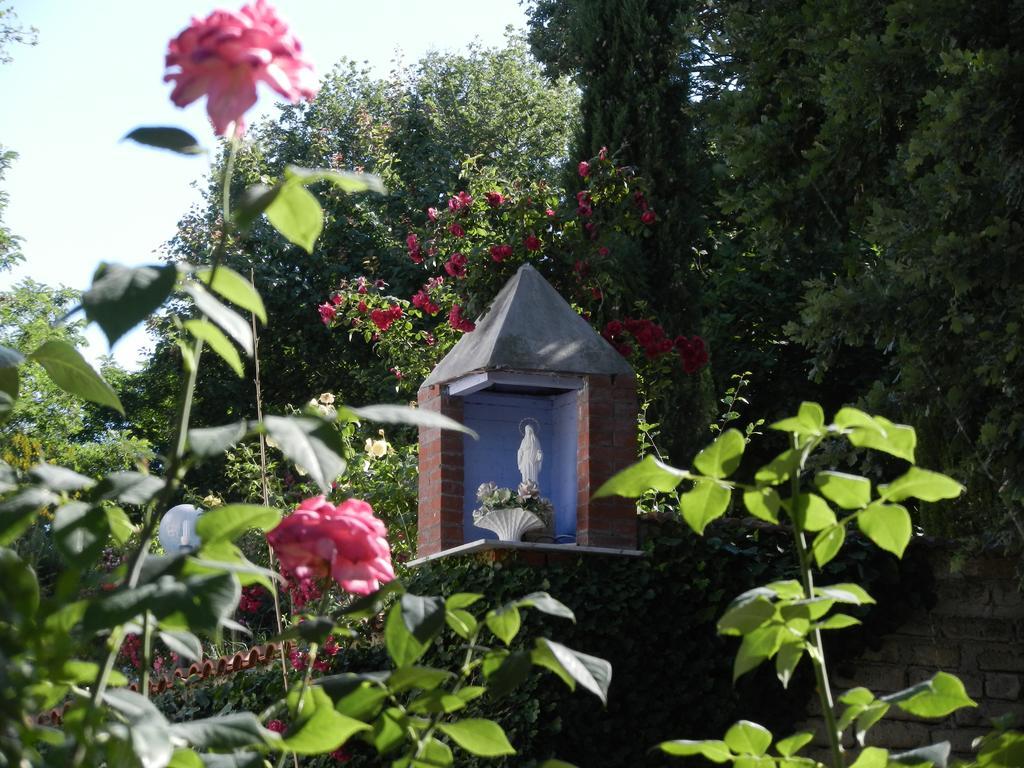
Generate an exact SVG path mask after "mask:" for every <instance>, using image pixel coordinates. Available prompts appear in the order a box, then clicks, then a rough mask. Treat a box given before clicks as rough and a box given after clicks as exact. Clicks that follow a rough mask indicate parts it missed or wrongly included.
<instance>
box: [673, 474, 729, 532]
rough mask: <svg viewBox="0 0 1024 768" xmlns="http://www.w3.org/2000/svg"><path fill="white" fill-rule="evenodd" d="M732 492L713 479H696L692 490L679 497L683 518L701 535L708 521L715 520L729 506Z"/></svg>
mask: <svg viewBox="0 0 1024 768" xmlns="http://www.w3.org/2000/svg"><path fill="white" fill-rule="evenodd" d="M731 496H732V492H731V491H730V490H729V489H728V488H723V487H722V486H721V485H719V484H718V483H717V482H715V481H714V480H698V481H697V482H695V483H694V484H693V490H691V491H687V492H686V493H684V494H682V495H681V496H680V497H679V507H680V509H682V512H683V519H684V520H685V521H686V523H687V525H689V526H690V527H691V528H692V529H693V530H694V532H695V533H697V534H698V535H703V533H704V529H705V528H706V527H707V525H708V523H710V522H712V521H713V520H717V519H718V518H719V517H721V516H722V515H724V514H725V510H727V509H728V508H729V499H730V498H731Z"/></svg>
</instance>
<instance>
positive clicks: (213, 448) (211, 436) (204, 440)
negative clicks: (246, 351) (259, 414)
mask: <svg viewBox="0 0 1024 768" xmlns="http://www.w3.org/2000/svg"><path fill="white" fill-rule="evenodd" d="M232 351H233V350H232ZM247 430H248V425H247V424H246V423H245V422H244V421H236V422H235V423H233V424H225V425H224V426H221V427H202V428H198V429H190V430H189V431H188V448H189V450H190V451H191V452H192V455H194V456H198V457H200V458H204V459H205V458H211V457H214V456H220V455H221V454H222V453H224V452H225V451H226V450H227V449H228V448H230V447H232V446H233V445H235V444H236V443H238V441H239V440H241V439H242V438H243V437H245V433H246V431H247Z"/></svg>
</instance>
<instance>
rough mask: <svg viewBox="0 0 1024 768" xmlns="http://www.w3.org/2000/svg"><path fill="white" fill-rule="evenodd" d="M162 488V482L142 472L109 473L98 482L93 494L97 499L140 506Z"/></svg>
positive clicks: (146, 502)
mask: <svg viewBox="0 0 1024 768" xmlns="http://www.w3.org/2000/svg"><path fill="white" fill-rule="evenodd" d="M163 487H164V481H163V480H161V479H160V478H159V477H153V475H147V474H145V473H143V472H111V473H110V474H109V475H106V476H105V477H104V478H103V479H102V480H100V482H99V483H98V484H97V485H96V487H95V489H94V490H93V493H94V494H95V496H96V498H98V499H108V500H113V501H119V502H121V503H122V504H133V505H136V506H142V505H145V504H148V503H149V502H150V501H151V500H152V499H153V498H154V497H155V496H156V495H157V494H158V493H159V492H160V491H161V490H162V489H163Z"/></svg>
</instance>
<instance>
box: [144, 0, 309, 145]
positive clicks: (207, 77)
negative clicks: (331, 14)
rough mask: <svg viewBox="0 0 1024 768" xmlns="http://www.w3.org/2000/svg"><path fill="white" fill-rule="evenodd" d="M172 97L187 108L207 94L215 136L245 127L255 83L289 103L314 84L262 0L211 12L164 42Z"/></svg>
mask: <svg viewBox="0 0 1024 768" xmlns="http://www.w3.org/2000/svg"><path fill="white" fill-rule="evenodd" d="M166 66H167V74H165V75H164V82H172V81H173V82H174V90H173V91H172V92H171V101H173V102H174V103H175V104H176V105H177V106H179V107H186V106H188V105H189V104H191V103H192V102H193V101H195V100H196V99H198V98H199V97H200V96H202V95H204V94H205V95H206V112H207V114H209V116H210V121H211V122H212V123H213V128H214V130H215V131H216V132H217V135H218V136H223V135H225V134H226V133H227V132H228V129H229V128H230V127H231V125H232V123H233V124H234V132H235V135H236V136H240V135H242V132H243V131H244V130H245V121H244V115H245V113H246V111H247V110H248V109H249V108H250V107H252V106H253V104H255V103H256V84H257V83H260V82H262V83H266V84H267V85H269V86H270V87H271V88H273V89H274V90H275V91H277V92H278V93H279V94H281V96H283V97H284V98H286V99H288V100H289V101H291V102H296V101H299V100H300V99H311V98H313V96H315V95H316V91H317V85H316V80H315V78H314V77H313V68H312V66H311V65H310V64H309V62H308V61H306V60H305V59H304V58H303V56H302V45H301V44H300V43H299V41H298V40H296V39H295V38H294V37H293V36H292V33H291V31H289V29H288V25H287V24H285V23H284V21H282V20H281V17H280V16H278V15H277V12H276V11H275V10H274V9H273V8H271V7H270V6H268V5H267V4H266V3H265V2H264V0H256V2H255V3H252V4H249V5H245V6H242V10H240V11H238V12H237V13H235V12H232V11H214V12H213V13H211V14H210V15H209V16H207V17H206V18H205V19H201V20H200V19H197V18H193V19H192V23H191V24H190V25H189V26H188V27H187V28H186V29H185V30H184V31H182V33H181V34H180V35H178V36H177V37H176V38H174V39H173V40H171V42H170V43H168V45H167V58H166Z"/></svg>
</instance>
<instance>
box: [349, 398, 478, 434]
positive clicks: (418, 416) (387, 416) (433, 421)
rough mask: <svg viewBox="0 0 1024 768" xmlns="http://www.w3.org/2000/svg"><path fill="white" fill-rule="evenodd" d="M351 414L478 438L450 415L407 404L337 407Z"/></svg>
mask: <svg viewBox="0 0 1024 768" xmlns="http://www.w3.org/2000/svg"><path fill="white" fill-rule="evenodd" d="M341 413H345V414H351V416H354V417H355V418H357V419H361V420H364V421H373V422H377V423H378V424H408V425H410V426H413V427H426V428H428V429H429V428H436V429H450V430H452V431H454V432H462V433H463V434H466V435H469V436H470V437H472V438H473V439H474V440H476V439H478V438H479V435H477V433H476V432H474V431H473V430H472V429H470V428H469V427H467V426H464V425H462V424H460V423H459V422H457V421H456V420H455V419H453V418H451V417H450V416H445V415H444V414H442V413H438V412H437V411H428V410H424V409H422V408H410V407H409V406H407V405H387V404H379V405H364V406H363V407H362V408H354V407H352V406H345V407H344V408H340V409H339V414H341Z"/></svg>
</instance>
